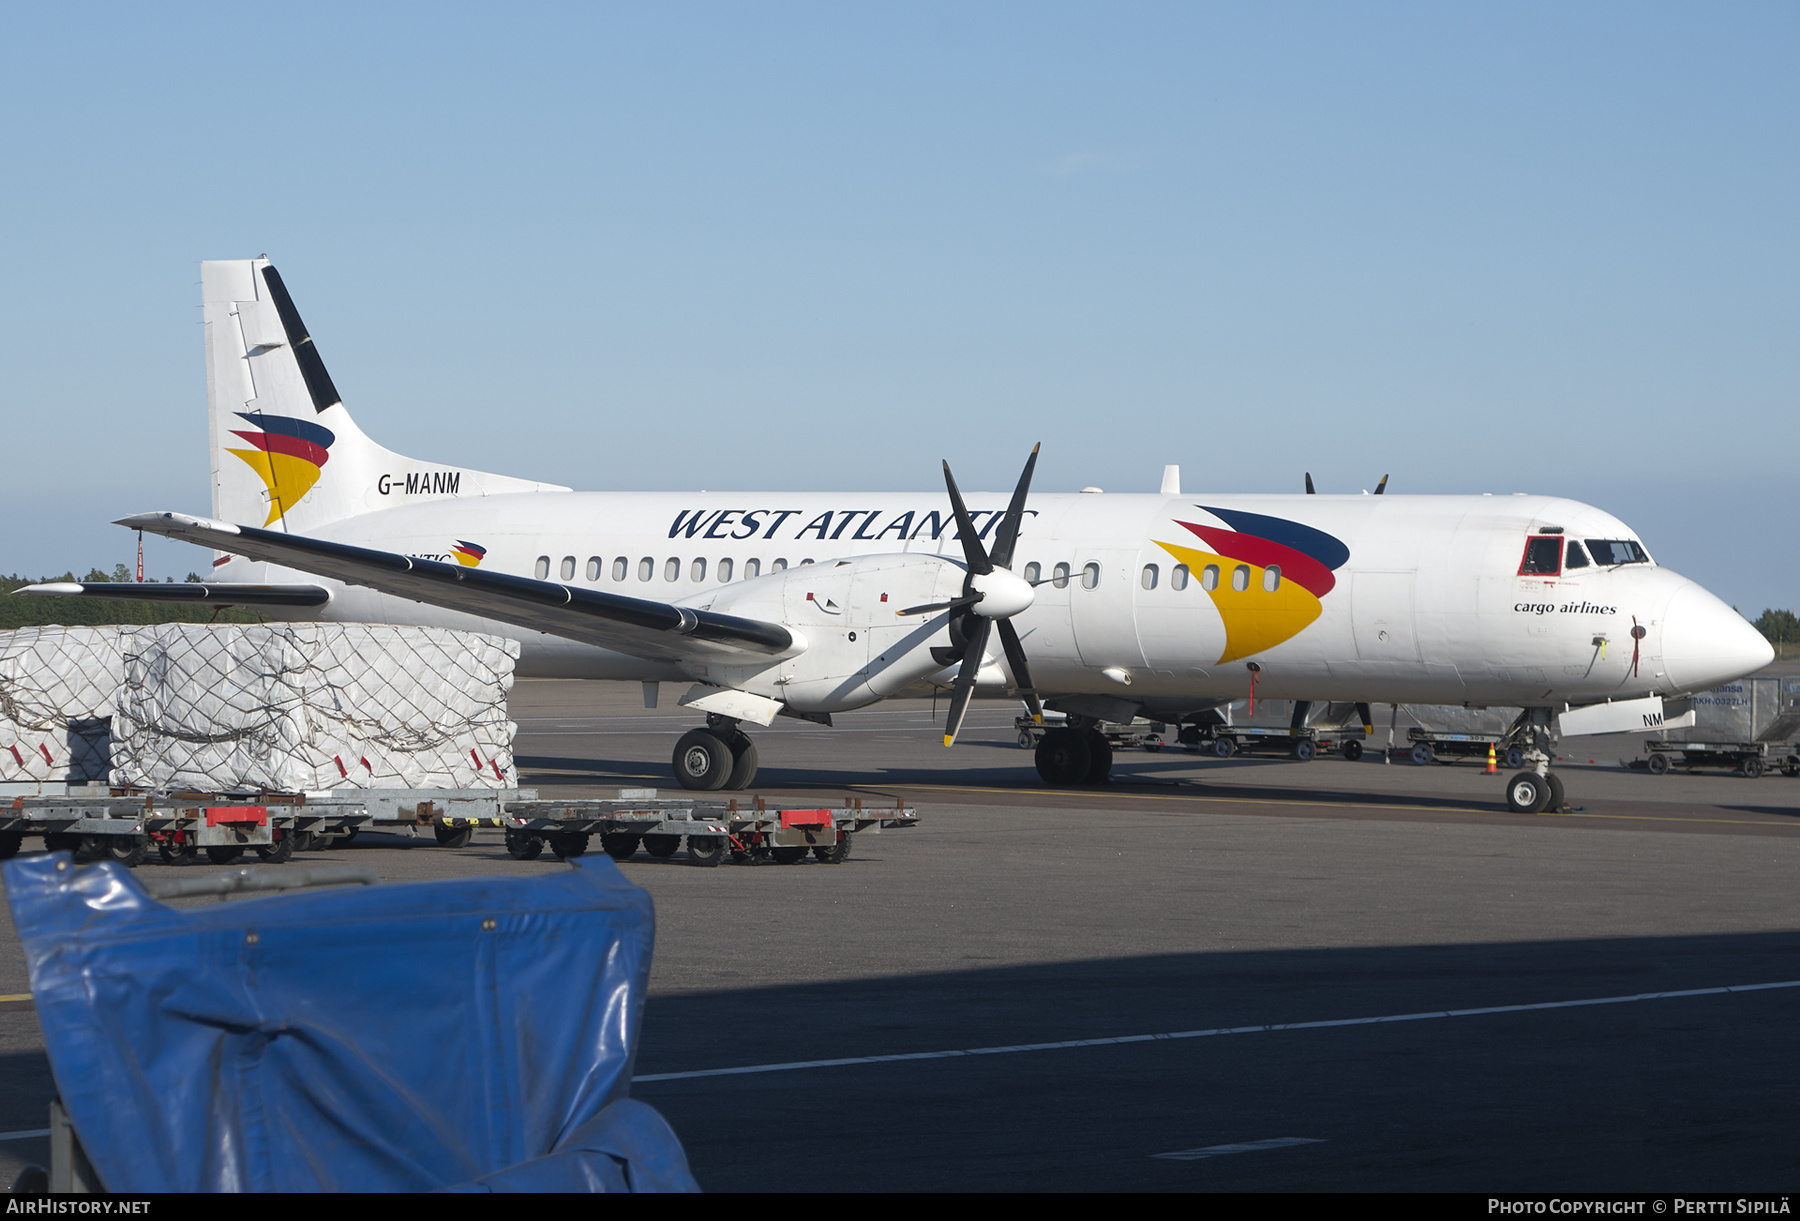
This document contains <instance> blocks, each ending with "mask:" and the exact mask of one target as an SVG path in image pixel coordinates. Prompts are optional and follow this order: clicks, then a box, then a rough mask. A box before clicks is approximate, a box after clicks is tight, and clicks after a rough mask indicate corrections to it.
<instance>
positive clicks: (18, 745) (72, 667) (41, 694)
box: [0, 627, 125, 781]
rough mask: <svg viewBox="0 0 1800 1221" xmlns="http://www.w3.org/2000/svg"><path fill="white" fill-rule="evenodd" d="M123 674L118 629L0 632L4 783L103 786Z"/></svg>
mask: <svg viewBox="0 0 1800 1221" xmlns="http://www.w3.org/2000/svg"><path fill="white" fill-rule="evenodd" d="M124 675H125V665H124V656H123V653H122V651H121V649H120V640H119V629H118V628H116V627H27V628H20V629H18V630H17V631H12V632H0V780H70V779H73V780H99V781H105V780H106V778H107V769H108V767H109V766H110V765H109V762H108V758H107V720H106V718H108V717H110V716H112V715H113V710H114V703H115V700H116V699H117V697H118V693H119V686H120V684H121V682H122V681H123V679H124Z"/></svg>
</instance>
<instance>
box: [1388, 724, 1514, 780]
mask: <svg viewBox="0 0 1800 1221" xmlns="http://www.w3.org/2000/svg"><path fill="white" fill-rule="evenodd" d="M1406 737H1407V740H1408V741H1410V742H1411V743H1412V752H1411V753H1412V761H1413V762H1414V763H1417V764H1419V765H1420V766H1421V767H1422V766H1424V765H1425V764H1427V763H1444V762H1447V761H1448V760H1447V759H1445V758H1442V757H1441V756H1451V757H1454V758H1458V759H1468V758H1474V759H1477V760H1479V761H1482V762H1486V760H1487V754H1488V751H1489V750H1490V749H1492V750H1493V752H1494V763H1495V765H1496V766H1497V767H1502V768H1505V769H1506V770H1507V771H1509V772H1516V771H1518V770H1519V769H1520V768H1521V767H1524V766H1525V750H1524V748H1523V747H1522V746H1521V745H1520V744H1519V734H1518V733H1517V732H1515V731H1513V730H1508V731H1507V732H1505V733H1440V732H1438V731H1437V730H1434V729H1420V728H1417V727H1415V728H1412V729H1409V730H1407V731H1406Z"/></svg>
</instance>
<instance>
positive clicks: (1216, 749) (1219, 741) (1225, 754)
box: [1213, 738, 1237, 759]
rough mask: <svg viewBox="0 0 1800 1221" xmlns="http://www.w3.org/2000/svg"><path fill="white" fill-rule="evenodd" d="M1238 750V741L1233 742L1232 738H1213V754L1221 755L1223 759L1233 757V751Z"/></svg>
mask: <svg viewBox="0 0 1800 1221" xmlns="http://www.w3.org/2000/svg"><path fill="white" fill-rule="evenodd" d="M1236 750H1237V743H1236V742H1233V741H1232V740H1231V739H1230V738H1214V739H1213V754H1215V755H1217V756H1219V758H1221V759H1229V758H1231V756H1232V753H1233V752H1234V751H1236Z"/></svg>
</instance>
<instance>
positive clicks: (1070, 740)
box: [1037, 729, 1090, 786]
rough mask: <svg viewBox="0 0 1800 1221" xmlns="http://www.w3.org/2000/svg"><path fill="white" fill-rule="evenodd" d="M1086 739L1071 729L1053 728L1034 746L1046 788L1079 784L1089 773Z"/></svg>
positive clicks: (1039, 773)
mask: <svg viewBox="0 0 1800 1221" xmlns="http://www.w3.org/2000/svg"><path fill="white" fill-rule="evenodd" d="M1089 753H1090V752H1089V749H1088V740H1087V738H1085V737H1084V736H1082V735H1081V734H1078V733H1076V732H1075V731H1074V730H1073V729H1052V730H1050V731H1049V732H1048V733H1046V734H1045V735H1044V736H1043V739H1042V740H1041V741H1040V742H1038V744H1037V770H1038V775H1039V776H1041V777H1043V780H1044V783H1045V784H1049V785H1057V786H1061V785H1067V784H1080V783H1081V782H1082V780H1083V779H1085V778H1086V776H1087V774H1088V756H1089Z"/></svg>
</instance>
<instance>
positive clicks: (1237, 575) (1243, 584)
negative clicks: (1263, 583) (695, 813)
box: [1231, 564, 1250, 593]
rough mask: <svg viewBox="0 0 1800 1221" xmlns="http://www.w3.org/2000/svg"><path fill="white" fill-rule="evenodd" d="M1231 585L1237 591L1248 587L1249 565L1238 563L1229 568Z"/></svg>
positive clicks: (1240, 591) (1242, 590)
mask: <svg viewBox="0 0 1800 1221" xmlns="http://www.w3.org/2000/svg"><path fill="white" fill-rule="evenodd" d="M1231 587H1232V588H1233V589H1235V590H1237V591H1238V592H1239V593H1243V592H1244V591H1245V590H1246V589H1249V588H1250V565H1248V564H1239V565H1238V566H1237V567H1236V568H1233V569H1232V570H1231Z"/></svg>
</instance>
